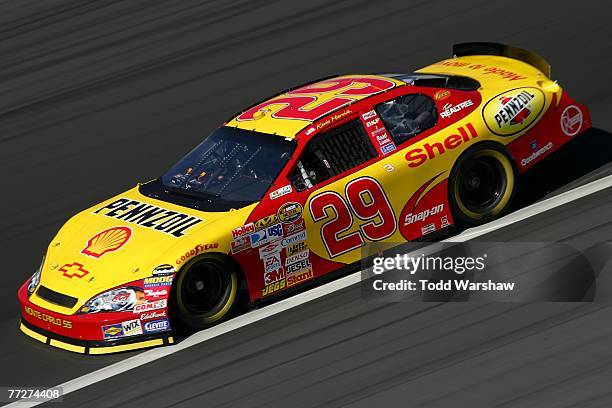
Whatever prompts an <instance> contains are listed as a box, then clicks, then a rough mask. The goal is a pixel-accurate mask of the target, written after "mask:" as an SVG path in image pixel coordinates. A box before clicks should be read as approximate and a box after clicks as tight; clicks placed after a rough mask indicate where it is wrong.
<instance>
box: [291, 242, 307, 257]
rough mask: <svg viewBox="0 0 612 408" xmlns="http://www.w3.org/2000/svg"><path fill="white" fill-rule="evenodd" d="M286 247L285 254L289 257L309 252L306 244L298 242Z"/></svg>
mask: <svg viewBox="0 0 612 408" xmlns="http://www.w3.org/2000/svg"><path fill="white" fill-rule="evenodd" d="M286 247H287V249H285V254H286V255H287V257H290V256H293V255H295V254H297V253H298V252H302V251H305V250H308V246H306V243H305V242H296V243H295V244H290V245H287V246H286Z"/></svg>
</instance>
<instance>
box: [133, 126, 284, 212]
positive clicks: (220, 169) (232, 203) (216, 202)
mask: <svg viewBox="0 0 612 408" xmlns="http://www.w3.org/2000/svg"><path fill="white" fill-rule="evenodd" d="M294 150H295V142H293V141H292V140H290V139H285V138H283V137H279V136H274V135H270V134H264V133H259V132H255V131H249V130H243V129H238V128H232V127H225V126H223V127H221V128H219V129H217V130H215V131H214V132H213V133H212V134H211V135H210V136H209V137H207V138H206V139H205V140H204V141H203V142H202V143H200V145H199V146H197V147H196V148H195V149H193V150H192V151H191V152H190V153H189V154H187V155H186V156H185V157H183V158H182V159H181V160H180V161H179V162H178V163H177V164H175V165H174V166H173V167H172V168H171V169H170V170H169V171H168V172H167V173H166V174H164V175H163V176H162V177H161V179H159V180H157V183H153V184H157V188H156V190H162V191H161V193H164V195H168V196H172V195H178V196H182V197H183V198H185V197H188V198H190V199H191V201H196V202H198V201H200V202H209V203H211V205H204V206H202V205H199V204H197V203H196V204H193V203H192V205H190V203H189V202H179V203H180V204H185V205H189V206H192V207H194V208H200V209H203V210H210V211H223V210H229V209H230V208H239V207H243V206H245V205H248V204H251V203H253V202H256V201H259V200H261V198H262V197H263V195H264V194H265V192H266V191H267V190H268V188H269V187H270V185H271V184H272V182H273V181H274V180H275V179H276V177H277V176H278V174H279V172H280V170H281V169H282V168H283V166H284V165H285V164H286V163H287V161H288V160H289V158H290V157H291V154H292V153H293V151H294ZM145 186H146V185H145ZM145 190H147V189H145ZM148 190H149V191H148V192H149V193H150V192H151V191H150V190H151V188H148ZM145 193H146V192H145ZM159 193H160V191H158V194H155V195H156V196H159ZM148 195H150V194H148ZM166 199H167V198H166ZM168 201H175V202H176V201H177V200H172V199H169V200H168ZM213 207H214V208H213Z"/></svg>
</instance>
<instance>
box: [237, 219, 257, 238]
mask: <svg viewBox="0 0 612 408" xmlns="http://www.w3.org/2000/svg"><path fill="white" fill-rule="evenodd" d="M253 232H255V226H254V225H253V223H252V222H250V223H248V224H246V225H242V226H240V227H238V228H236V229H234V230H233V231H232V238H234V239H237V238H240V237H242V236H245V235H249V234H252V233H253Z"/></svg>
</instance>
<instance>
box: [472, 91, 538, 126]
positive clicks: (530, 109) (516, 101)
mask: <svg viewBox="0 0 612 408" xmlns="http://www.w3.org/2000/svg"><path fill="white" fill-rule="evenodd" d="M545 102H546V98H545V96H544V93H543V92H542V91H540V90H539V89H537V88H531V87H525V88H516V89H512V90H510V91H506V92H503V93H501V94H499V95H497V96H495V97H493V98H492V99H491V100H489V101H488V102H487V103H486V104H485V106H484V108H483V109H482V117H483V119H484V121H485V123H486V125H487V127H488V128H489V130H490V131H491V132H493V133H495V134H496V135H498V136H513V135H516V134H517V133H519V132H521V131H523V130H525V129H527V128H529V127H530V126H531V125H532V124H533V123H535V121H536V120H537V119H538V118H539V117H540V114H541V113H542V111H543V110H544V105H545Z"/></svg>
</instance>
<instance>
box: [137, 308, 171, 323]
mask: <svg viewBox="0 0 612 408" xmlns="http://www.w3.org/2000/svg"><path fill="white" fill-rule="evenodd" d="M167 316H168V315H167V313H166V311H165V310H156V311H153V312H148V313H143V314H141V315H140V320H143V321H144V320H153V319H161V318H164V317H167Z"/></svg>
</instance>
